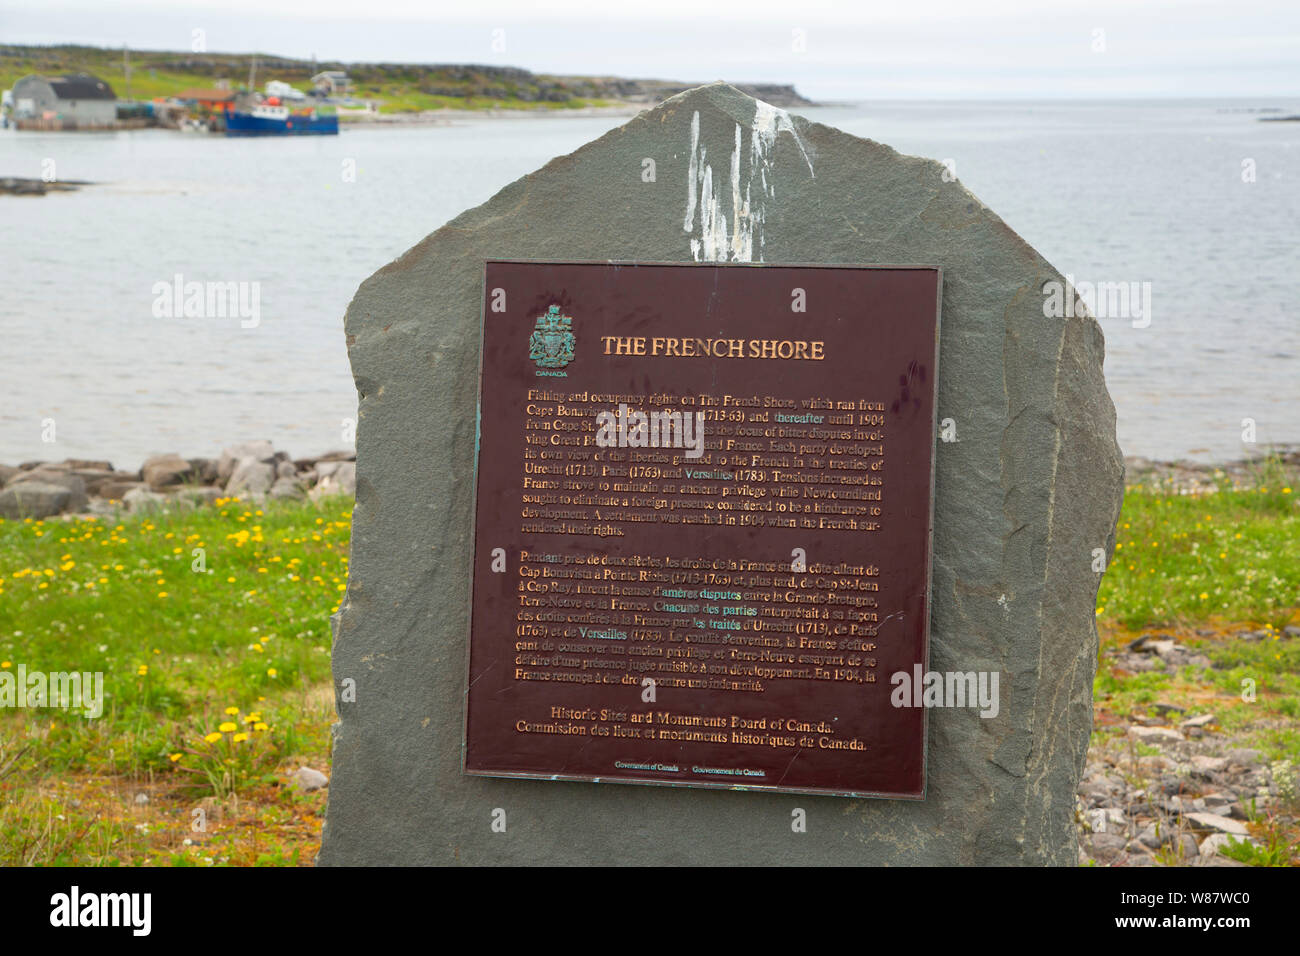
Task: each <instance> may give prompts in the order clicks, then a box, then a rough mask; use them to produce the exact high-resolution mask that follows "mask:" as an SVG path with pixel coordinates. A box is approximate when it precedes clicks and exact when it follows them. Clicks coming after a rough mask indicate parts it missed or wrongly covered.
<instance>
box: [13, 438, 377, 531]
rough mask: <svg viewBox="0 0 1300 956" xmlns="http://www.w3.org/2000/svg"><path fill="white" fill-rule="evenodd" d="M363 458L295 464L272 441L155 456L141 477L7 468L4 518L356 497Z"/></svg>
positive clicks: (102, 469)
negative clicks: (198, 454)
mask: <svg viewBox="0 0 1300 956" xmlns="http://www.w3.org/2000/svg"><path fill="white" fill-rule="evenodd" d="M356 485H357V466H356V452H354V451H331V452H327V453H326V454H323V455H318V456H314V457H310V458H293V457H291V456H290V455H289V453H288V452H286V451H276V450H275V448H274V447H273V446H272V445H271V443H270V442H269V441H253V442H243V443H241V444H238V445H232V446H231V447H229V448H226V449H224V450H223V451H222V452H221V455H220V456H219V457H217V458H182V457H181V456H180V455H176V454H166V455H154V456H153V457H151V458H149V459H147V460H146V461H145V462H144V464H143V465H141V466H140V468H139V469H137V470H136V471H121V470H118V469H115V468H114V467H113V465H112V463H110V462H108V461H97V460H90V459H79V458H67V459H64V460H63V461H59V462H47V461H27V462H23V463H21V464H19V465H16V466H14V465H0V518H7V519H12V520H17V519H23V518H34V519H38V520H39V519H45V518H52V517H55V516H58V515H77V514H113V513H116V512H119V511H127V512H139V511H156V510H160V509H168V508H172V507H178V508H192V507H195V506H198V505H203V504H212V503H213V502H215V501H216V500H217V499H219V498H229V497H239V498H244V499H249V500H254V501H262V500H266V499H282V500H293V501H305V500H311V501H315V500H317V499H319V498H322V497H326V496H328V495H351V494H354V493H355V492H356Z"/></svg>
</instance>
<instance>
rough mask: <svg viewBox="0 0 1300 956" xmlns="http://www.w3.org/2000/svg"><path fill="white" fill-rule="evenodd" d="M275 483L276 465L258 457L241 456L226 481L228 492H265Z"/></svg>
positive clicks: (236, 493)
mask: <svg viewBox="0 0 1300 956" xmlns="http://www.w3.org/2000/svg"><path fill="white" fill-rule="evenodd" d="M273 484H275V465H273V464H271V463H270V462H265V461H259V460H258V459H256V458H251V457H250V458H241V459H240V460H239V461H238V462H237V463H236V465H235V468H234V470H233V471H232V472H231V474H230V480H229V481H227V482H226V494H228V495H238V494H244V493H251V494H265V493H266V492H268V491H270V490H271V485H273Z"/></svg>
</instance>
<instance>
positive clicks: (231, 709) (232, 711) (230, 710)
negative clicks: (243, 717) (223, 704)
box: [226, 707, 239, 717]
mask: <svg viewBox="0 0 1300 956" xmlns="http://www.w3.org/2000/svg"><path fill="white" fill-rule="evenodd" d="M226 713H227V714H229V715H230V716H231V717H233V716H235V714H237V713H239V708H238V707H227V708H226Z"/></svg>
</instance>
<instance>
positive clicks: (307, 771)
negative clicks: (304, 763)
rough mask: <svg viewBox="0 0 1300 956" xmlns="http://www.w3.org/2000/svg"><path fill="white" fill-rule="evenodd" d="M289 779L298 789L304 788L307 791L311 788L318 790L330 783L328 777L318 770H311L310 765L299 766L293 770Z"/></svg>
mask: <svg viewBox="0 0 1300 956" xmlns="http://www.w3.org/2000/svg"><path fill="white" fill-rule="evenodd" d="M290 779H292V780H293V782H294V784H295V786H297V787H298V788H299V789H300V790H306V791H307V792H309V793H310V792H311V791H312V790H320V789H322V788H324V787H328V786H329V785H330V781H329V777H327V776H325V774H323V773H321V772H320V771H319V770H313V769H312V768H311V767H299V768H298V769H297V770H295V771H294V772H293V774H292V776H291V777H290Z"/></svg>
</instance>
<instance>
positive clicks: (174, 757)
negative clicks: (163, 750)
mask: <svg viewBox="0 0 1300 956" xmlns="http://www.w3.org/2000/svg"><path fill="white" fill-rule="evenodd" d="M183 756H184V754H168V755H167V759H168V760H170V761H171V762H172V763H175V762H176V761H178V760H180V759H181V757H183Z"/></svg>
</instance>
